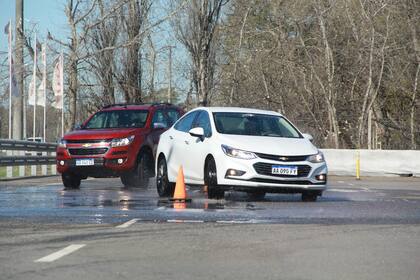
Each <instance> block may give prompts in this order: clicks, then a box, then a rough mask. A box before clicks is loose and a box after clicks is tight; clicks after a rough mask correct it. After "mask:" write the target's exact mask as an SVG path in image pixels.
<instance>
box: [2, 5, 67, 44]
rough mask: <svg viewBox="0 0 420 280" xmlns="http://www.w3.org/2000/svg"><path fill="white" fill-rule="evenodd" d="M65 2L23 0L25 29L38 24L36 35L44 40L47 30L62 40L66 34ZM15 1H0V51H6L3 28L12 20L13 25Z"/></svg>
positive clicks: (5, 38)
mask: <svg viewBox="0 0 420 280" xmlns="http://www.w3.org/2000/svg"><path fill="white" fill-rule="evenodd" d="M64 4H65V0H25V1H24V18H25V23H24V24H25V25H26V26H25V28H29V27H30V26H33V25H34V24H35V23H38V26H37V31H38V32H37V33H38V34H39V36H40V37H41V38H45V36H46V32H47V30H50V31H51V33H52V34H54V35H55V36H57V37H61V38H64V37H65V35H66V34H64V32H66V23H67V22H66V17H65V14H64ZM15 13H16V10H15V0H0V26H1V36H0V38H1V40H0V51H7V36H6V35H5V34H4V26H5V25H6V24H7V22H8V21H9V20H10V19H12V21H13V25H14V24H15V23H14V22H15Z"/></svg>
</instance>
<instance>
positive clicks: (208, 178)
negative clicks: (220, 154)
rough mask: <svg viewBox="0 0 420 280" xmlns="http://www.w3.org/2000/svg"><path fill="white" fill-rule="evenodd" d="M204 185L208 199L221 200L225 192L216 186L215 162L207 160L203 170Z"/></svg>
mask: <svg viewBox="0 0 420 280" xmlns="http://www.w3.org/2000/svg"><path fill="white" fill-rule="evenodd" d="M204 184H206V186H207V196H208V198H209V199H223V198H224V197H225V191H224V190H223V189H221V188H220V187H219V185H218V184H217V169H216V162H215V161H214V159H213V158H209V159H208V160H207V162H206V166H205V168H204Z"/></svg>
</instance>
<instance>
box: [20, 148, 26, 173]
mask: <svg viewBox="0 0 420 280" xmlns="http://www.w3.org/2000/svg"><path fill="white" fill-rule="evenodd" d="M24 155H25V152H24V151H19V156H24ZM19 177H25V166H24V165H19Z"/></svg>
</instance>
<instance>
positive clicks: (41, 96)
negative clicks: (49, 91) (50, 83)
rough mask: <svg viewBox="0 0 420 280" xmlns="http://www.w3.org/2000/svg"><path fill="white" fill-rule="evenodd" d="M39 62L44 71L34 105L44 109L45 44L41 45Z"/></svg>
mask: <svg viewBox="0 0 420 280" xmlns="http://www.w3.org/2000/svg"><path fill="white" fill-rule="evenodd" d="M41 60H42V65H43V66H44V71H42V80H41V84H40V85H39V87H38V91H37V94H36V105H38V106H42V107H45V105H46V104H45V103H46V100H45V94H46V87H45V83H46V80H47V78H46V68H47V65H46V63H47V59H46V54H45V44H42V45H41Z"/></svg>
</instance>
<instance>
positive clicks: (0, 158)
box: [0, 139, 57, 178]
mask: <svg viewBox="0 0 420 280" xmlns="http://www.w3.org/2000/svg"><path fill="white" fill-rule="evenodd" d="M56 148H57V144H55V143H41V142H34V141H22V140H8V139H0V167H3V168H4V167H6V169H7V172H6V178H14V176H13V173H16V172H13V170H12V167H13V166H20V167H19V175H18V177H25V176H27V174H26V173H27V171H26V170H25V166H32V168H31V174H30V176H36V175H37V174H38V175H39V173H38V172H37V169H36V168H35V166H37V165H41V166H42V171H41V173H42V175H47V173H50V172H48V171H47V166H48V165H51V166H52V165H55V160H56V159H55V151H56ZM50 169H51V172H52V174H55V167H53V166H52V167H51V168H50ZM38 171H39V170H38ZM2 176H4V175H2ZM15 176H17V175H15Z"/></svg>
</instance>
